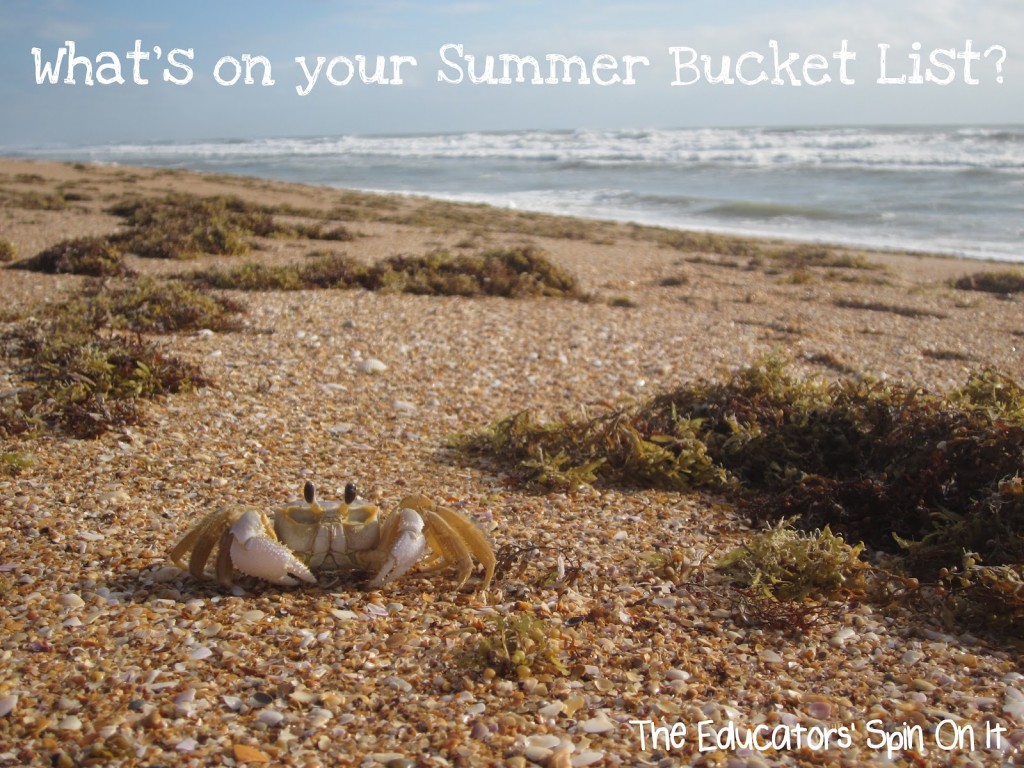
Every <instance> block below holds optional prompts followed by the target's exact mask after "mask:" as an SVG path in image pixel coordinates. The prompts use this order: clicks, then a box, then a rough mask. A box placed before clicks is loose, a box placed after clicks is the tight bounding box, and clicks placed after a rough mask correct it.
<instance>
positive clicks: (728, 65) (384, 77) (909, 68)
mask: <svg viewBox="0 0 1024 768" xmlns="http://www.w3.org/2000/svg"><path fill="white" fill-rule="evenodd" d="M30 53H31V56H32V63H33V64H34V67H35V73H34V74H35V82H36V84H37V85H41V86H43V85H49V86H78V85H85V86H96V85H98V86H108V87H111V86H123V85H136V86H146V85H149V84H150V83H151V82H153V81H154V80H155V81H156V82H158V83H165V84H169V85H173V86H187V85H188V84H189V83H191V82H193V81H194V79H195V78H196V76H197V66H196V64H195V61H196V51H195V49H194V48H185V47H174V48H169V49H165V48H164V47H163V46H160V45H149V46H144V45H143V41H142V40H141V39H136V40H135V41H134V46H133V47H132V48H129V49H127V50H125V51H123V52H115V51H99V52H96V53H90V52H84V51H82V50H81V49H80V48H79V47H78V45H77V44H76V42H75V41H74V40H66V41H64V44H63V45H61V46H51V47H50V48H49V49H44V48H43V47H41V46H34V47H32V48H31V49H30ZM659 57H660V58H659ZM1007 57H1008V52H1007V50H1006V48H1005V47H1004V46H1002V45H1000V44H984V45H983V44H979V43H977V42H976V41H974V40H964V41H963V43H961V44H959V45H957V46H956V47H935V48H931V47H929V46H927V45H924V44H922V43H920V42H915V43H913V44H911V45H910V46H909V48H906V49H901V50H897V49H896V48H895V47H894V46H892V45H890V44H889V43H886V42H879V43H877V44H876V46H875V48H874V50H873V51H872V52H871V54H870V55H868V54H867V53H859V52H857V51H855V50H852V49H851V47H850V44H849V41H848V40H842V41H841V42H840V43H839V44H838V45H836V46H835V47H834V48H833V49H832V50H828V51H827V52H824V53H819V52H813V53H801V52H799V51H795V50H789V49H787V48H786V47H785V45H783V44H781V43H780V42H779V41H777V40H768V41H767V43H766V44H765V46H764V47H763V48H762V49H760V50H758V49H754V50H748V51H743V52H742V53H739V54H734V53H718V52H715V53H708V52H702V51H700V50H698V49H696V48H693V47H690V46H684V45H680V46H671V47H668V48H667V50H665V51H663V52H661V53H659V55H658V56H652V55H648V54H619V55H615V54H611V53H599V54H597V55H594V56H580V55H574V54H565V53H547V54H542V55H521V54H516V53H497V54H492V53H479V52H473V51H471V50H469V49H467V47H466V46H465V45H464V44H462V43H444V44H443V45H441V46H440V47H439V48H438V52H437V62H436V67H437V68H436V76H435V77H433V78H430V80H431V81H432V82H434V83H436V84H439V85H441V86H447V87H451V86H461V85H474V86H480V85H482V86H501V85H513V84H527V85H533V86H558V85H568V84H574V85H580V86H591V85H593V86H624V87H629V86H634V85H636V84H637V83H639V82H643V81H645V80H646V79H647V78H653V77H654V76H655V75H654V74H653V70H655V69H659V70H661V69H664V68H665V67H667V72H668V74H669V77H667V78H665V80H664V82H665V84H666V85H668V86H674V87H687V86H691V85H696V84H699V83H705V84H707V85H715V86H736V85H739V86H748V87H758V86H769V87H771V86H776V87H778V86H784V87H800V86H811V87H820V86H826V85H830V84H832V85H835V86H850V85H854V84H856V83H857V82H858V80H859V79H867V81H868V82H869V83H873V84H876V85H880V86H943V85H949V84H951V83H955V82H959V83H963V84H965V85H979V84H981V83H983V82H993V83H996V84H1002V83H1003V81H1004V77H1003V68H1004V65H1005V63H1006V60H1007ZM418 67H420V61H419V60H418V59H417V57H416V56H412V55H401V54H390V55H381V54H373V55H367V54H363V53H355V54H344V55H342V54H339V55H331V56H325V55H315V56H305V55H302V56H295V57H294V58H293V59H292V61H290V62H288V63H286V64H284V65H283V66H282V65H278V64H275V63H274V62H272V61H271V59H270V58H268V57H267V56H265V55H262V54H258V53H250V52H238V53H237V54H225V55H221V56H220V57H219V58H218V59H217V61H216V63H215V64H214V65H213V67H212V68H211V69H210V71H209V73H208V75H209V76H211V77H212V78H213V80H214V81H215V82H216V83H217V84H218V85H220V86H223V87H235V86H241V87H246V86H252V87H257V88H259V87H263V88H267V87H273V86H276V85H278V83H279V81H281V78H280V76H279V71H280V69H282V68H286V69H287V79H288V81H289V84H291V85H292V86H293V87H294V89H295V92H296V93H297V94H298V95H299V96H307V95H309V94H310V93H312V92H313V91H314V90H323V89H326V88H340V87H346V86H359V85H364V86H402V85H405V84H406V83H407V82H408V81H409V80H408V78H409V77H410V73H412V72H413V70H415V69H416V68H418Z"/></svg>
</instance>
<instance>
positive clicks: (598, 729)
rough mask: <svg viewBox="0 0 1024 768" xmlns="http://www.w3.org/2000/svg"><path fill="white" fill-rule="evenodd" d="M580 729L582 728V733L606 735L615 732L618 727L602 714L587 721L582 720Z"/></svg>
mask: <svg viewBox="0 0 1024 768" xmlns="http://www.w3.org/2000/svg"><path fill="white" fill-rule="evenodd" d="M580 727H581V728H583V732H584V733H607V732H608V731H613V730H615V729H616V728H617V727H618V726H617V725H616V724H615V723H613V722H612V721H611V720H609V719H608V716H607V715H605V714H603V713H602V714H599V715H596V716H595V717H592V718H590V719H589V720H584V721H583V723H582V724H581V725H580Z"/></svg>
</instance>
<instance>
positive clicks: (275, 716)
mask: <svg viewBox="0 0 1024 768" xmlns="http://www.w3.org/2000/svg"><path fill="white" fill-rule="evenodd" d="M256 719H257V720H258V721H259V722H261V723H263V724H264V725H269V726H271V727H273V726H275V725H280V723H281V721H282V720H284V715H282V714H281V713H280V712H278V711H277V710H276V709H271V708H270V707H267V708H266V709H264V710H261V711H260V713H259V715H257V716H256Z"/></svg>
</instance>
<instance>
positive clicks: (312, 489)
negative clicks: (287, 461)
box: [302, 480, 316, 504]
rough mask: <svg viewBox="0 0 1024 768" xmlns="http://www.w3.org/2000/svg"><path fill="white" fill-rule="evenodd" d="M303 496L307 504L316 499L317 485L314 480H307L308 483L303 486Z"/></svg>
mask: <svg viewBox="0 0 1024 768" xmlns="http://www.w3.org/2000/svg"><path fill="white" fill-rule="evenodd" d="M302 498H304V499H305V500H306V503H307V504H312V503H313V502H314V501H316V486H315V485H313V481H312V480H307V481H306V484H305V485H303V486H302Z"/></svg>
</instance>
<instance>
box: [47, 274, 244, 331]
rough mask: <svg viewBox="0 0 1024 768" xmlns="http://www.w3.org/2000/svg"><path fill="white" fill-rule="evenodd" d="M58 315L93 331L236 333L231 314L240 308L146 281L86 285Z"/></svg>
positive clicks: (173, 284) (170, 283) (179, 285)
mask: <svg viewBox="0 0 1024 768" xmlns="http://www.w3.org/2000/svg"><path fill="white" fill-rule="evenodd" d="M60 311H61V312H62V313H63V314H64V315H66V316H73V317H77V318H80V320H81V322H83V323H86V324H88V325H89V326H90V327H92V328H94V329H99V328H111V329H114V330H127V331H134V332H136V333H175V332H178V331H196V330H203V329H209V330H214V331H233V330H238V328H239V327H240V326H239V323H238V321H237V319H236V315H237V314H238V313H240V312H242V311H244V307H243V306H242V305H241V304H239V303H238V302H236V301H232V300H231V299H227V298H224V297H221V296H214V295H212V294H210V293H209V292H207V291H205V290H202V289H201V288H199V287H196V286H193V285H189V284H187V283H185V282H181V281H179V280H157V279H154V278H151V277H146V278H141V279H139V280H133V281H130V282H127V283H125V284H123V285H112V284H103V285H95V284H94V285H90V286H86V287H85V288H84V289H83V290H82V292H81V293H80V295H79V296H77V297H76V298H74V299H71V300H70V301H68V302H67V303H65V304H64V305H63V306H62V307H61V310H60Z"/></svg>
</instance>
